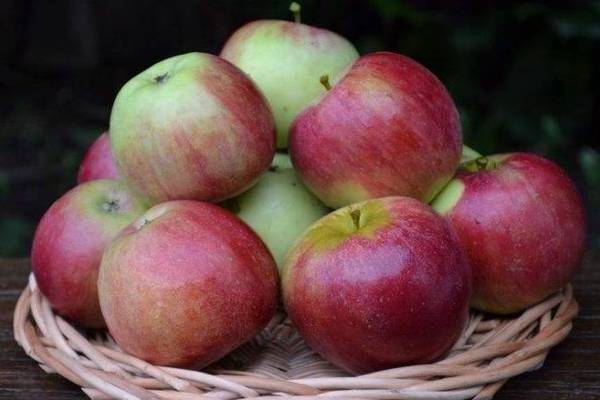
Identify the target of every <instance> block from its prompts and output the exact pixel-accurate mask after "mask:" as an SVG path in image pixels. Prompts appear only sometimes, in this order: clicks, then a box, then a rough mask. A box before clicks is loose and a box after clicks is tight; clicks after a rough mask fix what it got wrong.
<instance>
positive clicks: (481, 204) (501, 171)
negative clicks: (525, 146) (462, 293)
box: [432, 153, 585, 313]
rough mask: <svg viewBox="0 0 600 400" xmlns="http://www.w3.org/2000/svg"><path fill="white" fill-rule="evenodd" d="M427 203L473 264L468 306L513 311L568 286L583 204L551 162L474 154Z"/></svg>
mask: <svg viewBox="0 0 600 400" xmlns="http://www.w3.org/2000/svg"><path fill="white" fill-rule="evenodd" d="M465 168H466V169H465V170H463V171H461V172H459V174H458V176H457V177H456V178H455V179H454V180H452V181H451V182H450V183H449V184H448V186H447V187H446V188H445V189H444V191H443V192H441V193H440V195H439V196H438V197H437V198H436V199H435V200H434V202H433V203H432V205H433V207H434V208H436V209H437V210H438V211H439V212H440V213H441V214H442V215H444V216H445V218H446V219H447V220H448V221H449V222H450V224H452V225H453V226H454V228H455V230H456V232H457V234H458V237H459V239H460V242H461V244H462V246H463V248H464V249H465V250H466V253H467V256H468V258H469V261H470V264H471V267H472V269H473V300H472V305H473V306H474V307H475V308H478V309H480V310H483V311H489V312H495V313H512V312H516V311H520V310H523V309H525V308H527V307H528V306H531V305H533V304H535V303H537V302H539V301H541V300H543V299H544V298H545V297H547V296H549V295H551V294H552V293H554V292H556V291H557V290H559V289H560V288H561V287H563V286H564V285H565V284H567V283H568V282H569V281H570V279H571V277H572V276H573V273H574V272H575V270H576V269H577V267H578V265H579V263H580V261H581V258H582V256H583V252H584V247H585V216H584V209H583V205H582V202H581V199H580V197H579V194H578V193H577V190H576V189H575V186H574V185H573V183H572V182H571V180H570V179H569V177H568V176H567V175H566V173H565V172H564V171H563V170H561V169H560V167H558V166H557V165H556V164H554V163H552V162H551V161H548V160H546V159H544V158H542V157H539V156H536V155H533V154H526V153H513V154H502V155H495V156H490V157H487V158H479V159H477V160H475V161H473V162H472V163H470V164H467V165H466V167H465Z"/></svg>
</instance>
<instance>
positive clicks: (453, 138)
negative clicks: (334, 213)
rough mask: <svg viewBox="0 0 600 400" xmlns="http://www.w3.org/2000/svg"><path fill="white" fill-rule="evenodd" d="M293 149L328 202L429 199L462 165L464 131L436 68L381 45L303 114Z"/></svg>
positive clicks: (302, 171) (307, 180)
mask: <svg viewBox="0 0 600 400" xmlns="http://www.w3.org/2000/svg"><path fill="white" fill-rule="evenodd" d="M289 152H290V155H291V158H292V162H293V164H294V168H295V169H296V171H298V174H299V175H300V177H301V179H302V181H303V182H304V184H305V185H306V186H307V187H308V188H309V189H310V190H311V192H313V193H314V194H315V195H316V196H317V197H318V198H319V199H320V200H321V201H322V202H323V203H325V204H326V205H328V206H329V207H332V208H339V207H343V206H345V205H348V204H352V203H355V202H358V201H363V200H367V199H372V198H378V197H385V196H394V195H398V196H408V197H412V198H415V199H418V200H421V201H423V202H429V201H431V200H432V199H433V198H434V197H435V195H436V194H437V193H438V192H439V191H440V190H441V189H442V188H443V187H444V186H445V185H446V183H447V182H448V181H449V180H450V179H451V178H452V177H453V176H454V173H455V172H456V169H457V168H458V166H459V163H460V158H461V152H462V131H461V125H460V119H459V115H458V111H457V109H456V106H455V104H454V102H453V100H452V98H451V97H450V94H449V93H448V91H447V90H446V88H445V87H444V85H443V84H442V83H441V82H440V81H439V80H438V79H437V77H436V76H435V75H433V74H432V73H431V72H430V71H429V70H427V69H426V68H425V67H424V66H422V65H421V64H419V63H417V62H416V61H414V60H412V59H410V58H408V57H405V56H403V55H400V54H395V53H390V52H378V53H372V54H367V55H365V56H363V57H361V58H359V59H358V60H357V61H356V62H354V64H352V66H351V67H350V68H349V69H348V70H347V71H346V72H345V74H344V75H343V76H342V77H341V78H340V79H339V81H338V82H337V83H334V84H333V86H332V88H331V90H329V91H328V92H327V94H326V95H324V96H323V97H321V98H320V99H319V101H317V102H315V103H314V104H311V105H310V106H309V107H307V108H306V109H304V111H302V112H301V113H300V114H299V115H298V117H297V118H296V119H295V120H294V122H293V124H292V127H291V131H290V147H289Z"/></svg>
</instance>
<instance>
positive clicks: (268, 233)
mask: <svg viewBox="0 0 600 400" xmlns="http://www.w3.org/2000/svg"><path fill="white" fill-rule="evenodd" d="M222 205H223V206H224V207H226V208H228V209H229V210H230V211H233V212H234V213H235V214H237V216H238V217H240V218H241V219H242V220H243V221H244V222H246V223H247V224H248V225H250V227H251V228H252V229H254V231H255V232H256V233H257V234H258V236H260V237H261V238H262V239H263V241H264V242H265V243H266V245H267V247H268V248H269V250H271V253H272V254H273V257H274V258H275V261H276V262H277V266H278V267H279V268H281V266H282V265H283V260H284V258H285V255H286V253H287V251H288V249H289V248H290V247H291V246H292V245H293V244H294V242H295V240H296V238H298V237H299V236H300V235H302V233H303V232H304V230H305V229H306V228H308V227H309V226H310V225H311V224H312V223H313V222H315V221H316V220H318V219H319V218H321V217H322V216H324V215H325V214H327V213H328V212H329V209H328V208H327V207H325V205H323V203H321V202H320V201H319V200H318V199H317V198H316V197H314V196H313V195H312V194H311V193H310V192H309V191H308V190H307V189H306V187H305V186H304V185H303V184H302V182H300V179H299V178H298V175H297V174H296V172H295V171H294V170H293V169H292V168H291V163H290V161H289V157H288V156H287V155H285V154H277V155H276V156H275V160H274V162H273V164H272V166H271V168H269V170H268V171H267V172H265V173H264V174H263V175H262V177H261V178H260V180H259V181H258V183H257V184H256V185H254V186H253V187H252V188H251V189H250V190H248V191H247V192H244V193H242V194H241V195H240V196H238V197H235V198H234V199H231V200H228V201H227V202H225V203H223V204H222Z"/></svg>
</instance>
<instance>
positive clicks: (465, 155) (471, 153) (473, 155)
mask: <svg viewBox="0 0 600 400" xmlns="http://www.w3.org/2000/svg"><path fill="white" fill-rule="evenodd" d="M479 157H481V154H479V152H477V151H476V150H474V149H472V148H470V147H469V146H467V145H466V144H463V147H462V156H461V157H460V163H461V164H464V163H468V162H470V161H473V160H476V159H477V158H479Z"/></svg>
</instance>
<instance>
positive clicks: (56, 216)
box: [31, 180, 146, 328]
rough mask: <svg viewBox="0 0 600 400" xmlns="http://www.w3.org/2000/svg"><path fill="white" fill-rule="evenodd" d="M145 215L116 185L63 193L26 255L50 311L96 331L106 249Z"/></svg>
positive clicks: (123, 188)
mask: <svg viewBox="0 0 600 400" xmlns="http://www.w3.org/2000/svg"><path fill="white" fill-rule="evenodd" d="M145 210H146V206H145V205H144V204H143V203H142V202H141V201H140V200H138V199H137V198H136V197H135V196H134V195H132V193H131V192H130V191H129V190H128V189H127V187H126V186H125V185H124V184H123V183H121V182H118V181H113V180H96V181H93V182H87V183H84V184H81V185H79V186H77V187H75V188H74V189H71V190H70V191H68V192H67V193H66V194H65V195H64V196H62V197H61V198H60V199H58V200H57V201H56V202H55V203H54V204H53V205H52V206H51V207H50V209H48V211H46V213H45V214H44V217H43V218H42V220H41V221H40V223H39V225H38V227H37V230H36V232H35V237H34V239H33V246H32V250H31V264H32V266H33V274H34V275H35V278H36V281H37V283H38V286H39V288H40V290H41V291H42V293H43V294H44V296H46V298H47V299H48V301H49V302H50V304H51V305H52V307H53V308H54V310H55V311H56V312H57V313H58V314H60V315H62V316H65V317H67V318H69V319H70V320H72V321H75V322H77V323H79V324H80V325H82V326H85V327H92V328H100V327H103V326H104V320H103V318H102V314H101V313H100V305H99V303H98V291H97V288H96V279H97V276H98V268H99V267H100V260H101V259H102V252H103V251H104V249H105V247H106V246H107V245H108V244H109V243H110V241H111V240H112V239H114V238H115V237H116V236H117V235H118V234H119V232H121V230H122V229H123V228H125V227H126V226H127V225H129V224H130V223H131V222H133V221H134V220H135V219H137V218H138V217H139V216H140V215H141V214H143V213H144V211H145Z"/></svg>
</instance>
